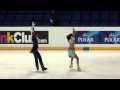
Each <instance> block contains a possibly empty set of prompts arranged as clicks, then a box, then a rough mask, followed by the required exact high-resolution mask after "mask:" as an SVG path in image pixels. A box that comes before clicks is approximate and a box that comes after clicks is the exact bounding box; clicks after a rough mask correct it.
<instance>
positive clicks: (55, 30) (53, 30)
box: [0, 27, 120, 47]
mask: <svg viewBox="0 0 120 90" xmlns="http://www.w3.org/2000/svg"><path fill="white" fill-rule="evenodd" d="M74 28H75V29H76V30H77V31H120V28H119V27H74ZM72 29H73V27H35V30H36V31H43V32H46V31H48V41H47V39H41V43H42V44H39V46H40V47H68V46H69V45H68V41H67V39H66V35H68V34H70V33H72ZM29 31H31V27H0V39H1V37H2V38H3V36H2V34H1V32H11V33H8V35H9V37H8V35H7V36H6V40H7V41H9V40H8V39H10V35H12V32H13V33H14V32H17V34H16V35H15V34H14V35H13V37H11V38H14V40H16V41H17V42H22V41H24V39H23V40H19V39H17V35H19V36H21V37H22V38H25V37H27V36H25V34H24V32H29ZM22 32H23V33H22ZM23 34H24V35H23ZM22 35H23V36H22ZM40 36H41V37H42V36H44V35H40ZM45 38H47V37H45ZM26 41H27V40H26ZM1 42H2V40H0V47H32V44H19V43H18V44H16V43H13V44H2V43H1ZM13 42H14V41H13ZM28 42H29V41H28ZM44 42H45V43H44ZM47 43H48V44H47ZM76 47H120V45H119V44H77V45H76Z"/></svg>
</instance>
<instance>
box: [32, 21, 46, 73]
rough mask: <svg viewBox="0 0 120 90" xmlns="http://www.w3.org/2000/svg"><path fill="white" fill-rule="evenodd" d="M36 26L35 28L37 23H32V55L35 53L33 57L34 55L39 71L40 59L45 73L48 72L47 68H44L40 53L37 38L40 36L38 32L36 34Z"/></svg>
mask: <svg viewBox="0 0 120 90" xmlns="http://www.w3.org/2000/svg"><path fill="white" fill-rule="evenodd" d="M34 26H35V23H34V22H32V31H31V34H32V42H33V47H32V50H31V51H30V53H33V55H34V58H35V64H36V68H37V70H39V64H38V59H39V62H40V65H41V68H42V71H45V70H47V68H45V67H44V64H43V61H42V57H41V55H40V53H39V52H38V40H37V38H38V35H39V34H38V33H37V32H34V31H35V29H34Z"/></svg>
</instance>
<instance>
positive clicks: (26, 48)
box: [0, 47, 120, 51]
mask: <svg viewBox="0 0 120 90" xmlns="http://www.w3.org/2000/svg"><path fill="white" fill-rule="evenodd" d="M75 49H76V50H86V51H89V50H120V47H90V48H89V47H87V48H84V47H83V48H81V47H80V48H78V47H77V48H75ZM0 50H31V48H30V47H0ZM39 50H68V48H67V47H42V48H39Z"/></svg>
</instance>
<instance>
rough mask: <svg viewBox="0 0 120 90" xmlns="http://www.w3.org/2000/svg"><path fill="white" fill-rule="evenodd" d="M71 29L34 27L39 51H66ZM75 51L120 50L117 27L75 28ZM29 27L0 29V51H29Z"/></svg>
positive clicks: (119, 29) (119, 31)
mask: <svg viewBox="0 0 120 90" xmlns="http://www.w3.org/2000/svg"><path fill="white" fill-rule="evenodd" d="M72 28H73V27H35V30H36V31H37V32H38V33H39V39H38V41H39V42H38V43H39V47H40V48H39V49H40V50H67V49H68V47H69V44H68V41H67V39H66V36H67V35H68V34H70V33H72ZM75 29H76V31H78V32H77V34H76V36H75V46H76V50H120V45H119V44H120V28H119V27H75ZM30 31H31V27H0V50H30V49H31V47H32V42H31V32H30Z"/></svg>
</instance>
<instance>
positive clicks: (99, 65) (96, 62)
mask: <svg viewBox="0 0 120 90" xmlns="http://www.w3.org/2000/svg"><path fill="white" fill-rule="evenodd" d="M39 52H40V53H41V55H42V57H43V62H44V64H45V66H46V67H47V68H48V71H46V72H42V71H41V68H40V71H36V67H35V61H34V57H33V55H32V54H30V53H29V51H0V79H120V51H76V53H77V54H78V56H79V58H80V66H81V69H82V72H78V71H77V66H76V60H74V68H73V69H69V65H70V59H69V58H68V56H67V55H68V54H67V51H39Z"/></svg>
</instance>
